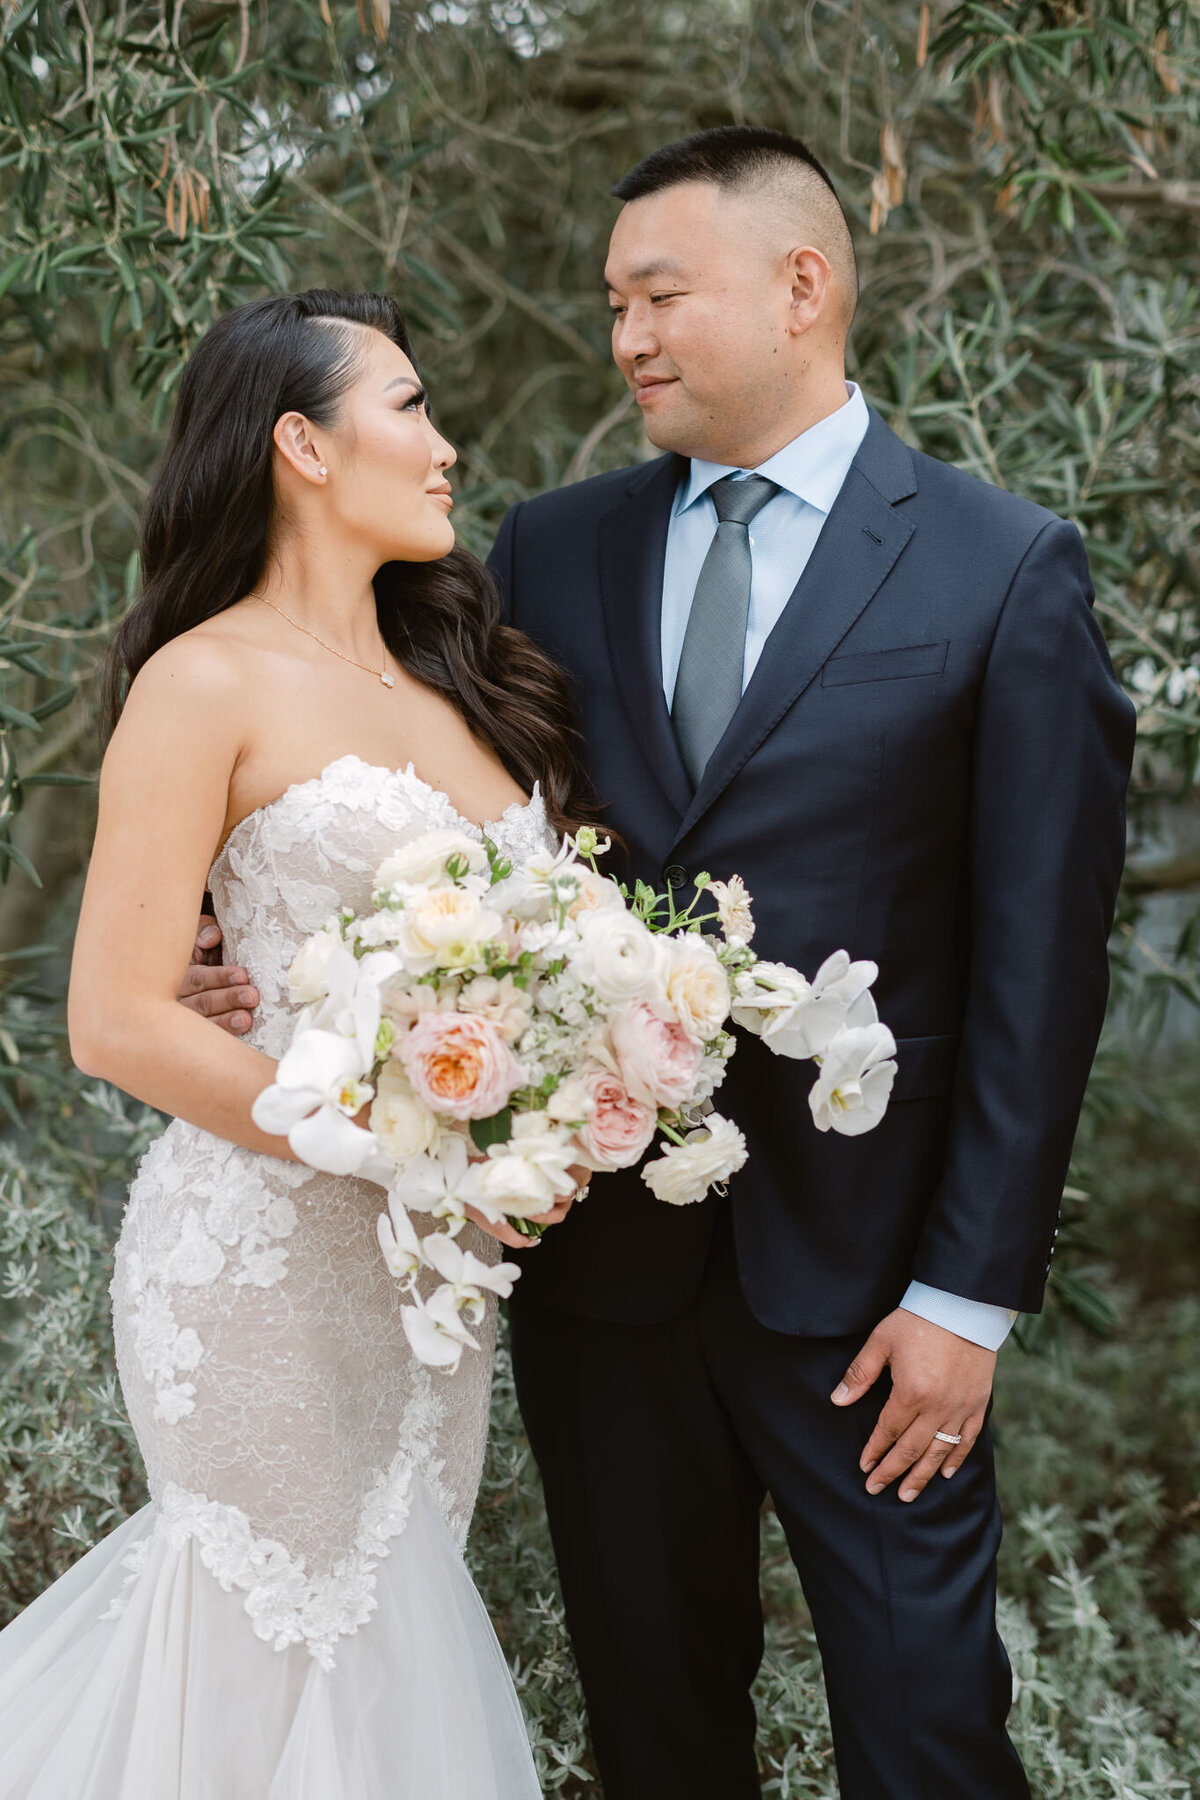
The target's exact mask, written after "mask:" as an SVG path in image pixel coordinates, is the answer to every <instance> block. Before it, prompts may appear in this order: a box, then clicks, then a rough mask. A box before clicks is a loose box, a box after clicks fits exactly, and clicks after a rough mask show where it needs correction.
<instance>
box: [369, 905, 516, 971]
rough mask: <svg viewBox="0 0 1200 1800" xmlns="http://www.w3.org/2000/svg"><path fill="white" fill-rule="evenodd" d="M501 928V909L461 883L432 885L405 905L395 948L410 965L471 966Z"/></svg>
mask: <svg viewBox="0 0 1200 1800" xmlns="http://www.w3.org/2000/svg"><path fill="white" fill-rule="evenodd" d="M501 929H502V924H501V919H500V915H499V913H495V912H493V911H492V910H491V908H490V907H487V906H484V904H483V902H482V901H481V900H480V898H479V895H478V894H473V893H471V892H469V890H468V889H466V888H461V887H437V888H431V889H430V890H429V892H428V893H425V894H421V895H419V896H418V897H417V899H416V900H414V902H413V904H412V905H411V906H409V907H407V908H406V909H405V913H404V920H403V923H402V924H401V926H400V928H399V930H398V931H397V933H396V938H395V943H396V949H397V951H398V953H399V955H400V956H402V957H403V958H404V961H405V963H406V965H407V966H408V968H410V969H412V970H414V971H416V972H417V973H422V974H423V973H425V972H426V971H427V970H429V969H436V968H441V969H469V968H470V967H471V966H472V964H474V963H477V962H478V961H479V959H480V956H481V955H482V951H483V946H484V944H486V943H487V942H488V941H489V939H491V938H494V937H497V936H498V935H499V933H500V931H501Z"/></svg>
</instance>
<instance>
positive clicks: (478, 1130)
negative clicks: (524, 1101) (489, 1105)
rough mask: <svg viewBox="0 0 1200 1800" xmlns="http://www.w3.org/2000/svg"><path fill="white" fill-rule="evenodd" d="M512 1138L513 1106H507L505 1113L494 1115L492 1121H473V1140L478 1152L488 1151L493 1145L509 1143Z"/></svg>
mask: <svg viewBox="0 0 1200 1800" xmlns="http://www.w3.org/2000/svg"><path fill="white" fill-rule="evenodd" d="M511 1136H512V1107H511V1106H506V1107H505V1108H504V1110H503V1112H498V1113H493V1114H492V1116H491V1118H490V1119H472V1120H471V1138H472V1140H473V1142H474V1144H475V1147H476V1149H477V1150H487V1149H488V1148H489V1146H490V1145H492V1144H504V1143H507V1142H508V1139H509V1138H510V1137H511Z"/></svg>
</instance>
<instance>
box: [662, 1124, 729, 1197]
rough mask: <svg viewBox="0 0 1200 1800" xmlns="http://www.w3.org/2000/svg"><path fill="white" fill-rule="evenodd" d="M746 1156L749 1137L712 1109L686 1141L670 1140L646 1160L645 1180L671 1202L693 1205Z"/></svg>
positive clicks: (727, 1176) (727, 1175) (725, 1178)
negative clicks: (652, 1157)
mask: <svg viewBox="0 0 1200 1800" xmlns="http://www.w3.org/2000/svg"><path fill="white" fill-rule="evenodd" d="M745 1160H746V1140H745V1138H744V1137H743V1136H742V1134H741V1132H740V1131H739V1130H738V1128H737V1126H736V1125H734V1124H731V1123H730V1121H729V1120H728V1119H725V1118H722V1116H721V1114H720V1113H709V1115H708V1117H707V1118H706V1119H705V1121H704V1124H703V1125H702V1126H701V1127H700V1129H699V1130H697V1131H689V1133H688V1135H687V1142H686V1143H683V1144H669V1145H668V1146H667V1148H666V1149H665V1150H664V1151H663V1154H662V1155H661V1156H659V1157H656V1158H655V1160H654V1161H653V1162H651V1163H647V1164H646V1166H645V1168H644V1169H643V1170H642V1180H643V1181H644V1182H645V1183H646V1186H647V1187H648V1188H650V1190H651V1191H652V1192H653V1193H654V1194H655V1195H656V1196H657V1198H658V1199H659V1200H665V1201H666V1202H667V1205H668V1206H691V1205H692V1204H693V1203H694V1202H695V1201H697V1200H703V1198H704V1196H705V1194H707V1192H708V1190H709V1188H710V1187H712V1186H713V1184H714V1183H715V1182H719V1181H728V1180H729V1177H730V1176H731V1175H732V1174H733V1173H734V1172H735V1171H736V1170H737V1169H740V1168H741V1166H742V1164H743V1163H744V1162H745Z"/></svg>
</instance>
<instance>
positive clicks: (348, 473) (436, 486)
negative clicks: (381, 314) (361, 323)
mask: <svg viewBox="0 0 1200 1800" xmlns="http://www.w3.org/2000/svg"><path fill="white" fill-rule="evenodd" d="M361 335H362V338H363V340H364V343H363V352H362V360H361V363H360V365H359V369H358V374H357V376H356V378H355V381H354V384H353V386H352V387H351V388H350V389H349V390H348V392H347V393H346V394H345V395H344V397H343V400H342V407H341V412H340V414H339V417H338V422H337V425H336V427H335V428H334V429H333V430H332V431H323V432H319V433H318V434H317V441H318V444H319V448H320V451H321V457H322V460H323V462H324V464H325V466H326V468H327V470H328V474H327V475H326V477H325V478H324V480H323V482H322V488H323V490H324V495H325V498H326V502H327V505H328V507H329V509H330V511H331V513H332V515H333V520H332V522H333V523H334V524H335V528H336V529H337V530H338V531H339V532H340V533H343V534H345V535H347V536H348V537H350V538H352V539H353V540H354V541H356V542H358V543H360V544H362V545H364V547H369V548H370V549H371V550H372V551H373V552H374V553H376V554H377V556H378V560H379V562H380V563H385V562H432V561H434V560H435V559H436V558H437V557H439V556H445V555H446V553H447V551H448V550H451V549H453V547H454V527H453V525H452V524H451V523H450V507H451V504H452V502H451V497H450V483H449V481H448V480H447V479H446V471H447V470H448V469H450V468H452V467H453V465H454V462H455V460H456V452H455V450H454V448H453V446H452V445H450V444H448V443H447V442H446V440H445V438H444V437H442V436H441V434H440V433H439V432H437V431H435V429H434V427H433V425H432V424H431V423H430V419H429V413H428V409H427V406H426V398H425V390H424V387H423V386H422V384H421V380H420V377H419V376H418V374H417V372H416V370H415V369H414V368H413V366H412V364H411V363H410V362H409V360H408V358H407V356H405V354H404V352H403V350H400V349H398V348H397V347H396V345H395V344H393V343H392V342H391V340H390V339H389V338H386V337H384V335H383V333H382V332H379V331H371V330H367V329H363V330H362V332H361Z"/></svg>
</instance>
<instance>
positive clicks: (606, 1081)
mask: <svg viewBox="0 0 1200 1800" xmlns="http://www.w3.org/2000/svg"><path fill="white" fill-rule="evenodd" d="M583 1085H584V1088H585V1089H586V1091H587V1098H588V1102H589V1104H590V1107H591V1113H590V1116H589V1118H588V1120H587V1123H586V1124H585V1125H584V1126H583V1127H582V1128H581V1130H580V1131H579V1134H578V1136H579V1142H580V1144H581V1145H582V1146H583V1152H584V1155H585V1156H586V1157H587V1160H588V1162H589V1163H590V1164H591V1166H592V1167H593V1168H594V1169H629V1168H632V1166H633V1164H634V1163H635V1162H637V1161H638V1160H639V1158H640V1157H641V1156H642V1155H643V1154H644V1153H645V1151H647V1150H648V1149H649V1148H650V1145H651V1143H652V1142H653V1139H654V1131H655V1127H656V1126H657V1124H658V1110H657V1108H656V1107H654V1106H651V1105H649V1104H648V1102H646V1101H645V1100H638V1099H635V1098H634V1096H633V1095H632V1094H631V1093H630V1092H629V1089H628V1088H627V1087H626V1086H625V1083H624V1082H623V1081H621V1080H620V1079H619V1077H618V1076H616V1075H610V1074H609V1073H608V1071H607V1069H594V1070H593V1071H592V1073H591V1074H590V1075H586V1076H585V1077H584V1081H583Z"/></svg>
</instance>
